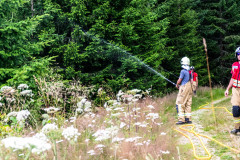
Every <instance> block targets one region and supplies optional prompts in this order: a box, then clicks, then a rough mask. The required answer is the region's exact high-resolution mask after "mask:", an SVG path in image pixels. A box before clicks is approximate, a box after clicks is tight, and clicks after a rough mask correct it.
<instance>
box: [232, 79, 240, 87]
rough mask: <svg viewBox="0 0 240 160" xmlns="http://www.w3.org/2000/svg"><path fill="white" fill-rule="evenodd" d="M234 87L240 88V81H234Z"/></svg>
mask: <svg viewBox="0 0 240 160" xmlns="http://www.w3.org/2000/svg"><path fill="white" fill-rule="evenodd" d="M233 87H238V88H240V80H236V79H233Z"/></svg>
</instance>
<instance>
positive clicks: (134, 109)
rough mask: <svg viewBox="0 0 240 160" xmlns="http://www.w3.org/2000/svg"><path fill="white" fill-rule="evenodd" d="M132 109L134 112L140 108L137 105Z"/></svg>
mask: <svg viewBox="0 0 240 160" xmlns="http://www.w3.org/2000/svg"><path fill="white" fill-rule="evenodd" d="M132 110H133V111H134V112H135V111H139V110H141V108H139V107H138V108H133V109H132Z"/></svg>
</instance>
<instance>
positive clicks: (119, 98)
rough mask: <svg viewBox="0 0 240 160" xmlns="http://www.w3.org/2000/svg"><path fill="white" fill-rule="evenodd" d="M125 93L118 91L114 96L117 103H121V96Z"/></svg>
mask: <svg viewBox="0 0 240 160" xmlns="http://www.w3.org/2000/svg"><path fill="white" fill-rule="evenodd" d="M124 94H125V93H124V92H122V90H119V91H118V94H117V95H116V96H117V101H121V100H122V95H124Z"/></svg>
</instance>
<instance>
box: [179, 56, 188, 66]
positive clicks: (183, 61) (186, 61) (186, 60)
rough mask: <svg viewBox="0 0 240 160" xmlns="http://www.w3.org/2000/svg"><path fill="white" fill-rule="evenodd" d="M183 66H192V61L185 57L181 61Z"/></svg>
mask: <svg viewBox="0 0 240 160" xmlns="http://www.w3.org/2000/svg"><path fill="white" fill-rule="evenodd" d="M181 64H182V65H188V66H189V65H190V60H189V58H188V57H183V58H182V59H181Z"/></svg>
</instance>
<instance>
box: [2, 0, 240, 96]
mask: <svg viewBox="0 0 240 160" xmlns="http://www.w3.org/2000/svg"><path fill="white" fill-rule="evenodd" d="M238 5H239V2H235V1H233V0H230V1H225V0H218V1H209V0H207V1H204V2H203V1H202V0H169V1H155V0H151V1H149V0H138V1H136V0H126V1H119V0H117V1H116V0H115V1H112V0H104V1H95V0H81V1H79V0H71V1H67V0H62V1H58V0H43V1H39V2H36V1H32V3H31V1H26V0H13V1H11V2H8V1H6V0H2V1H1V2H0V11H1V14H0V34H1V39H0V48H1V49H0V59H1V61H0V83H1V85H0V86H3V85H5V84H9V85H17V84H20V83H26V82H28V84H30V86H31V87H34V80H33V78H32V76H33V75H35V76H44V75H47V73H49V72H48V69H47V67H48V66H49V65H54V66H57V67H56V68H58V69H57V72H58V71H59V73H61V74H62V76H63V78H64V79H67V80H72V79H77V80H78V79H80V80H81V81H82V83H83V84H86V85H89V84H93V85H99V86H100V85H103V87H105V88H112V91H113V92H114V93H116V92H117V91H118V90H120V89H121V88H126V89H133V88H139V89H148V88H152V89H153V92H152V93H154V94H156V95H159V96H161V95H163V94H166V93H169V92H172V91H173V90H174V86H173V85H172V84H171V83H168V82H167V81H165V80H164V79H162V78H161V76H160V75H157V72H159V73H161V74H162V75H164V76H165V77H166V78H168V79H170V80H171V81H173V82H176V80H177V78H178V75H179V72H180V69H181V66H180V63H179V61H180V59H181V58H182V57H183V56H188V57H189V58H190V60H191V65H193V66H194V67H195V69H196V72H197V73H198V75H199V84H200V85H206V84H208V77H207V69H206V67H207V66H206V61H205V53H204V50H203V46H202V37H205V38H206V40H207V44H208V53H209V63H210V69H211V78H212V80H213V85H215V84H219V83H220V84H223V85H225V84H226V83H227V82H228V81H229V78H227V77H226V76H225V75H227V74H228V73H229V71H230V66H231V63H232V61H233V60H234V58H233V57H234V56H233V54H232V52H233V51H234V49H235V48H236V46H237V45H238V43H239V42H240V38H239V37H240V36H239V35H238V34H239V33H238V28H239V23H238V19H239V17H240V14H239V12H238V10H239V9H238V7H237V6H238ZM46 57H47V58H46ZM48 57H55V60H56V62H54V63H53V62H52V61H51V60H50V59H49V58H48ZM47 60H49V61H48V62H47ZM50 62H51V64H50ZM59 68H61V69H59ZM152 69H154V71H153V70H152ZM168 71H170V72H171V73H172V74H170V73H169V72H168ZM173 75H175V76H173Z"/></svg>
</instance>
